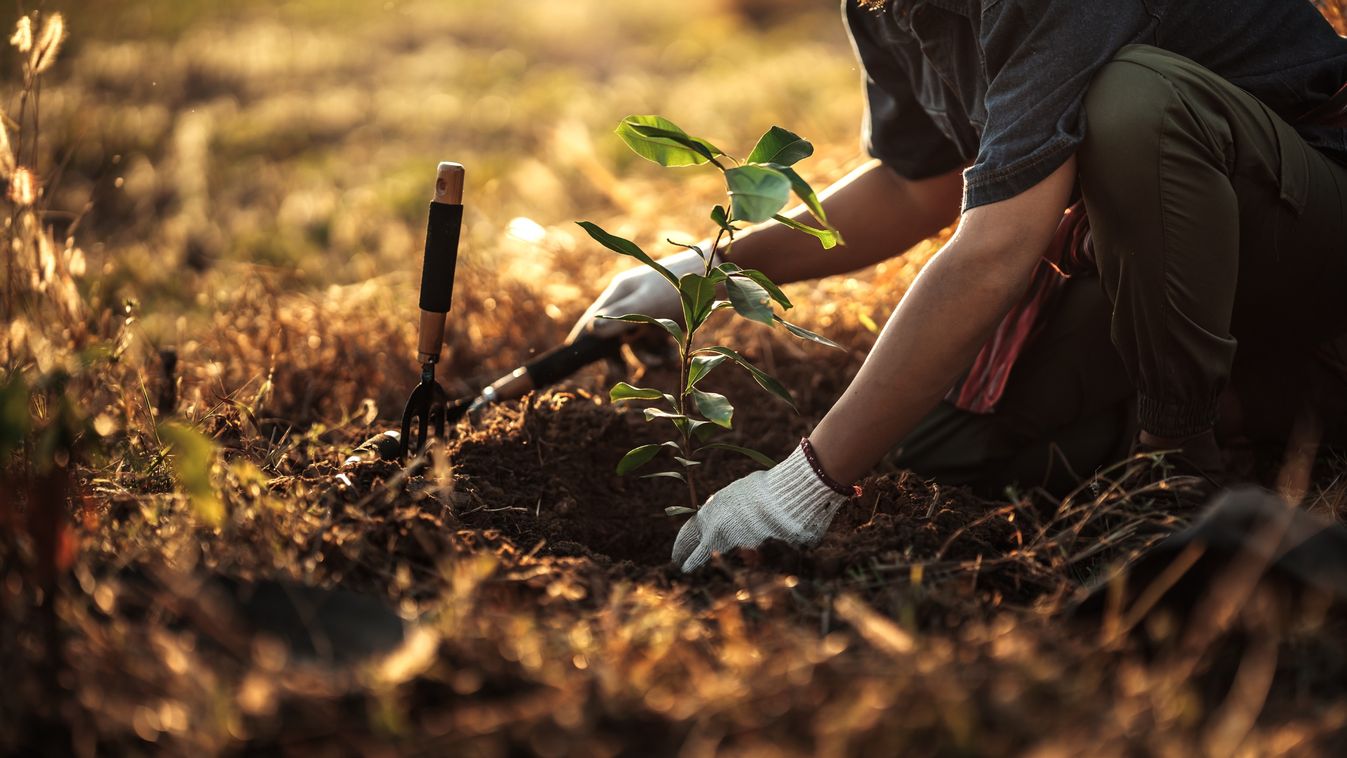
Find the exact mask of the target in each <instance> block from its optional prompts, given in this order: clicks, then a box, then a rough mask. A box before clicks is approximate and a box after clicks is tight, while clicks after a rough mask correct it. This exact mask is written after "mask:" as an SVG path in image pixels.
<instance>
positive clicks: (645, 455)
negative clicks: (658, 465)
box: [617, 443, 677, 475]
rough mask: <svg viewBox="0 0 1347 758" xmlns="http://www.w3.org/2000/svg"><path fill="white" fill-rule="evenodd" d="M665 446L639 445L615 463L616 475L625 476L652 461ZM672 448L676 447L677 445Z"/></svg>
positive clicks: (661, 444) (662, 444)
mask: <svg viewBox="0 0 1347 758" xmlns="http://www.w3.org/2000/svg"><path fill="white" fill-rule="evenodd" d="M665 444H668V443H660V444H658V445H641V446H640V447H634V448H632V449H631V450H628V451H627V454H626V455H624V456H622V460H620V461H618V462H617V473H618V474H619V475H626V474H629V473H631V472H633V471H635V470H636V469H638V468H640V467H642V466H644V465H645V464H647V463H649V462H651V461H653V460H654V459H655V456H657V455H659V451H660V450H662V449H664V446H665ZM674 447H677V445H675V446H674Z"/></svg>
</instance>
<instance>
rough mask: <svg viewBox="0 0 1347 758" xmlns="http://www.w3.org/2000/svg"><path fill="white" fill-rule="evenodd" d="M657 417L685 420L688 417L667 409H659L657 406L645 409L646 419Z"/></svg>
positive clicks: (651, 419)
mask: <svg viewBox="0 0 1347 758" xmlns="http://www.w3.org/2000/svg"><path fill="white" fill-rule="evenodd" d="M657 418H667V419H670V420H673V421H686V420H687V418H688V417H687V416H684V415H683V414H681V413H670V412H668V411H664V410H660V409H659V408H646V409H645V420H646V421H654V420H655V419H657Z"/></svg>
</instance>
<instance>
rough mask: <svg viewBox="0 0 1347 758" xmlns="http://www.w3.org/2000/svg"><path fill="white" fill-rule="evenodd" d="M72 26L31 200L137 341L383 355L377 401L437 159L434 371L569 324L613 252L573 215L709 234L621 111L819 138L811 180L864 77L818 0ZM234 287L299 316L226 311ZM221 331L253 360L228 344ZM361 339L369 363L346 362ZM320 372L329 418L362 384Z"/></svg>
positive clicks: (702, 193)
mask: <svg viewBox="0 0 1347 758" xmlns="http://www.w3.org/2000/svg"><path fill="white" fill-rule="evenodd" d="M68 15H69V16H70V18H71V22H70V26H71V29H72V34H71V37H70V40H69V43H68V45H69V47H68V49H67V51H66V52H65V54H64V61H63V64H62V66H61V68H60V70H58V71H57V72H54V74H53V80H52V81H51V82H49V83H48V84H47V86H46V89H45V91H44V92H43V93H42V108H43V112H44V116H43V123H42V130H43V136H44V139H46V140H48V144H49V145H50V148H51V155H50V158H49V161H50V163H49V165H60V166H61V167H62V169H61V172H60V181H59V183H57V184H56V192H55V194H54V195H53V197H52V198H51V204H52V206H53V207H54V208H57V209H60V210H64V211H72V212H76V213H78V212H80V211H81V210H82V209H84V208H85V207H89V212H88V213H87V215H86V216H85V217H84V219H83V221H82V230H83V236H84V237H85V238H87V239H88V240H90V244H89V245H87V247H88V250H87V252H88V253H89V260H90V264H91V265H90V271H91V272H92V273H93V274H94V275H93V276H91V277H90V280H89V283H88V286H89V288H90V290H91V292H92V293H93V294H94V295H95V296H96V297H97V298H99V299H100V300H101V302H103V303H105V304H119V303H121V302H122V301H124V300H125V299H127V298H134V299H135V300H136V301H137V302H138V303H139V317H140V329H141V334H142V335H143V336H144V338H145V339H146V340H148V341H149V342H150V343H152V344H154V345H159V346H175V347H177V348H178V349H179V350H180V351H181V354H182V358H183V359H184V360H185V361H189V362H191V361H197V360H200V361H203V362H206V363H208V364H210V365H211V366H213V367H214V369H213V370H218V372H219V373H220V376H221V378H222V381H223V383H224V386H225V387H229V388H236V387H238V386H240V385H241V384H242V383H244V382H246V381H248V380H250V379H255V380H256V381H258V382H260V381H262V380H263V378H264V377H265V375H266V373H267V372H270V371H271V370H272V369H273V368H274V369H275V371H276V372H277V376H278V377H279V379H278V383H279V384H282V385H284V384H286V381H285V379H286V377H287V376H288V375H289V372H291V371H292V370H299V369H301V368H302V369H303V370H305V371H308V370H313V371H318V372H322V373H323V375H325V376H326V375H328V371H329V370H330V369H328V368H325V367H330V366H331V365H332V364H333V363H334V359H337V358H338V356H340V361H341V363H342V364H343V367H344V368H350V367H351V365H352V364H353V363H355V364H356V365H360V366H361V367H362V368H363V369H366V370H379V369H381V368H388V369H389V370H391V371H403V372H404V373H402V374H399V375H398V376H397V377H396V379H390V380H389V381H388V382H378V381H373V380H372V378H370V377H358V378H360V379H366V381H365V384H366V385H368V386H371V387H373V388H374V389H372V390H371V392H373V393H374V395H375V398H376V400H378V401H379V407H380V408H381V409H382V410H385V411H387V410H393V411H396V410H397V409H396V408H392V406H393V405H396V404H398V403H400V402H401V399H400V398H398V397H396V396H395V395H385V394H381V391H382V388H383V387H385V386H386V385H388V384H391V385H395V386H398V387H399V388H400V387H401V386H402V385H404V384H405V381H403V380H404V379H405V378H406V374H405V371H406V370H410V369H406V368H405V364H406V363H407V362H406V361H404V360H402V356H403V355H405V354H406V350H405V349H403V346H405V345H409V344H410V342H409V340H410V331H409V327H410V325H411V321H410V319H409V318H408V313H409V310H408V304H409V303H411V302H412V301H411V298H412V297H413V296H414V291H415V286H416V278H417V276H418V273H419V254H420V250H419V246H420V244H421V235H422V234H423V232H424V220H423V216H424V206H425V202H426V198H427V187H428V183H429V177H431V176H432V172H433V166H434V164H435V162H437V161H438V160H440V159H450V160H456V161H459V162H462V163H464V164H465V165H466V166H467V167H468V171H469V174H468V176H469V183H468V189H467V192H468V197H467V205H468V208H469V211H468V214H467V217H466V222H465V224H466V228H465V237H464V239H465V244H464V257H463V261H464V263H463V270H462V274H461V277H460V280H459V284H458V287H457V291H458V301H457V302H458V303H459V305H458V307H457V308H456V309H455V312H454V314H453V316H452V317H451V320H450V326H449V332H450V340H451V343H452V346H453V355H452V360H453V362H454V364H455V365H456V366H457V367H460V368H461V369H463V370H467V371H472V372H482V373H481V378H486V375H487V374H490V373H491V372H493V371H499V370H501V369H506V368H510V367H512V366H513V365H514V364H516V363H517V362H518V360H519V359H520V358H522V357H524V356H523V355H522V354H521V351H523V350H526V349H528V348H543V347H546V346H548V345H550V344H552V343H554V342H555V341H556V340H558V339H559V338H560V337H562V336H563V335H564V334H565V331H566V330H567V328H568V327H569V325H570V323H571V322H572V321H573V319H574V318H575V317H576V316H577V315H578V313H579V312H580V311H581V310H583V307H584V305H586V304H587V303H588V298H591V297H593V296H594V295H595V294H597V291H598V290H599V289H601V288H602V283H603V282H604V281H605V280H606V279H607V277H608V275H609V274H610V273H611V272H613V271H615V270H617V269H618V268H620V267H621V266H622V265H624V264H623V262H622V261H620V260H617V257H616V256H612V255H611V254H608V253H607V252H605V251H602V250H599V249H597V248H596V247H595V246H594V245H593V244H592V243H591V242H589V241H588V240H587V239H583V240H582V237H583V236H584V235H583V233H581V232H580V230H579V229H577V228H576V227H575V226H574V225H573V223H572V222H573V221H574V220H576V219H582V218H584V219H592V220H595V221H596V222H598V223H600V224H603V225H605V226H606V227H608V228H610V229H611V230H612V231H614V232H615V233H619V234H624V235H627V236H630V237H632V238H634V239H636V240H637V241H638V242H640V243H642V244H646V245H648V246H649V248H650V249H652V250H656V251H658V250H664V249H669V250H671V248H669V247H668V246H667V245H665V244H664V243H663V240H664V239H665V237H668V236H670V235H671V234H675V235H676V236H678V237H679V238H696V237H699V236H701V235H703V234H705V233H707V231H708V222H706V220H705V219H704V215H703V214H704V211H703V208H705V207H709V203H710V201H712V200H713V198H714V197H715V194H714V193H715V192H716V183H717V181H718V179H717V177H716V176H714V175H712V174H711V173H702V174H700V175H699V176H693V177H691V178H689V177H687V176H676V175H671V172H661V171H659V170H658V168H657V167H653V166H648V165H642V164H643V163H644V162H643V161H640V159H639V158H636V157H635V156H634V155H632V154H631V153H630V152H629V151H627V150H626V148H625V147H624V146H623V145H621V143H620V142H619V141H618V140H617V139H616V138H615V137H614V136H613V135H612V128H613V126H614V125H615V124H616V123H617V121H618V120H619V119H620V118H622V117H623V116H625V115H628V114H629V113H631V112H648V113H661V114H665V115H668V116H670V117H671V118H674V119H675V120H676V121H678V122H679V123H680V124H681V125H683V126H684V127H685V128H687V129H689V130H691V131H694V132H696V133H699V134H704V135H706V136H708V137H710V138H712V139H713V140H714V141H716V142H718V143H719V144H724V145H736V146H741V147H740V148H739V149H740V150H741V151H747V149H748V147H749V146H751V145H752V144H753V141H754V140H755V139H756V137H757V135H758V134H760V133H761V132H762V131H763V130H765V129H766V127H768V126H770V125H771V124H774V123H779V124H783V125H788V126H789V128H791V129H794V130H796V131H798V132H799V133H801V134H803V135H805V136H807V137H809V138H810V139H812V140H813V141H814V142H815V144H816V145H817V146H818V148H819V149H818V153H817V157H815V158H814V159H812V160H810V161H809V162H808V163H807V164H805V166H804V170H805V172H806V173H807V175H808V178H810V179H812V180H813V181H814V182H815V184H816V186H822V185H823V184H826V182H827V181H828V180H830V179H832V178H836V177H838V176H840V175H841V173H842V172H843V171H844V170H845V169H847V168H849V167H851V166H853V165H855V164H856V163H858V162H859V160H860V151H859V146H858V123H859V114H860V109H861V101H860V90H859V81H858V78H857V77H858V74H857V72H856V70H855V66H854V63H853V61H852V59H851V55H850V50H849V46H848V43H847V40H846V38H845V33H844V31H843V29H842V25H841V23H840V20H839V17H838V12H837V9H836V7H834V4H832V3H811V2H790V3H784V2H783V3H768V2H730V1H728V0H693V2H689V3H680V4H678V5H677V6H672V5H666V4H660V3H653V2H635V3H603V2H597V0H596V1H595V2H573V3H565V4H563V5H561V6H559V7H546V8H544V7H539V6H537V5H535V4H530V3H522V2H510V3H481V2H462V1H459V2H426V3H416V2H401V1H399V2H389V3H363V2H338V1H337V0H332V1H331V2H326V1H324V0H313V1H312V2H304V3H263V2H256V3H249V2H244V3H178V2H167V1H165V2H158V1H157V0H150V1H149V2H116V1H114V2H109V3H104V2H99V3H89V4H87V5H84V6H81V5H80V4H79V3H76V4H75V7H72V8H69V13H68ZM693 173H694V174H695V173H696V172H693ZM241 298H243V299H250V298H262V299H272V300H274V302H273V303H270V304H269V307H274V308H275V309H277V310H276V313H275V317H276V318H280V319H282V320H283V319H286V318H291V317H295V318H298V319H300V321H301V322H302V323H295V324H284V325H282V324H276V323H261V322H251V323H248V322H243V321H240V319H247V318H250V317H251V316H243V315H240V314H239V313H238V309H237V308H235V307H233V305H235V304H237V303H238V302H239V300H240V299H241ZM310 314H311V315H312V316H314V318H308V315H310ZM865 315H866V316H867V317H871V316H873V318H874V319H875V320H881V319H882V315H883V314H882V313H879V312H874V313H866V314H865ZM278 327H281V328H279V329H278ZM225 332H232V333H242V334H245V335H249V336H250V337H252V338H254V339H255V340H256V342H257V343H258V344H257V345H256V348H257V350H258V352H257V354H255V355H245V356H232V355H230V354H228V352H227V351H228V350H229V349H230V347H229V346H222V345H220V344H219V339H220V338H221V337H222V336H224V333H225ZM357 334H362V335H371V336H374V335H377V336H378V337H379V338H378V339H372V340H365V341H363V342H367V343H368V346H369V347H370V348H374V349H377V351H378V352H376V353H374V354H369V355H366V354H364V353H357V354H352V352H351V351H359V350H360V346H356V345H352V344H349V341H348V340H347V339H346V338H348V337H350V336H351V335H357ZM231 338H232V337H231ZM333 341H336V342H348V344H343V345H332V344H323V343H324V342H329V343H330V342H333ZM235 347H238V346H235ZM334 351H335V353H334ZM280 356H283V357H284V360H283V361H281V360H277V359H276V358H279V357H280ZM240 358H241V360H240ZM247 372H253V374H252V375H247ZM460 378H461V377H460ZM334 380H335V378H334ZM335 384H336V385H337V386H335V387H332V388H331V389H330V390H329V391H328V392H326V393H325V397H324V398H322V399H321V400H313V401H312V402H317V403H319V404H320V405H321V406H322V411H321V412H322V413H323V414H327V415H331V414H335V413H339V412H340V411H341V410H342V409H346V410H349V409H351V408H353V407H354V406H355V405H356V404H357V403H358V402H359V401H360V400H361V397H360V396H359V395H360V392H359V390H357V389H355V388H354V385H348V384H345V383H343V382H341V381H339V380H335ZM398 391H399V392H400V391H401V389H399V390H398ZM301 404H303V402H302V401H301ZM294 410H304V413H301V414H300V415H307V413H308V412H309V410H310V409H308V408H304V409H294ZM292 415H293V414H292Z"/></svg>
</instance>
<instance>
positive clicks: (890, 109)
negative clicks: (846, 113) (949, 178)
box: [843, 0, 967, 180]
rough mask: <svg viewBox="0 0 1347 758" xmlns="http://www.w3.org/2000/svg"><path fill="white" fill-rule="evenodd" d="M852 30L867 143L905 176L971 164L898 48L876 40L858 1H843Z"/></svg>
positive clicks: (944, 171)
mask: <svg viewBox="0 0 1347 758" xmlns="http://www.w3.org/2000/svg"><path fill="white" fill-rule="evenodd" d="M843 13H844V17H845V19H846V24H847V31H848V32H849V34H850V35H851V41H852V48H853V49H854V51H855V53H856V58H857V60H858V61H860V64H861V69H862V71H863V78H864V84H865V119H864V121H863V122H862V128H861V141H862V144H863V145H864V146H865V150H866V152H867V153H869V154H870V156H871V157H874V158H878V159H879V160H880V161H882V162H883V163H884V165H886V166H888V167H889V168H891V169H893V170H894V171H895V172H896V173H897V174H898V175H899V176H901V177H903V178H905V179H913V180H915V179H926V178H929V177H932V176H938V175H940V174H947V173H949V172H951V171H956V170H958V169H959V168H961V167H962V166H964V165H966V164H967V161H966V160H965V159H964V158H963V156H962V155H960V153H959V149H958V147H957V146H956V145H955V144H954V143H953V142H952V141H950V139H949V138H948V137H946V136H945V134H944V133H943V132H941V131H940V128H939V127H937V126H936V124H935V122H934V121H932V120H931V117H930V116H929V115H927V113H926V111H925V110H924V109H923V108H922V107H921V104H920V103H919V102H918V101H917V97H916V95H915V94H914V92H913V87H912V76H911V72H910V71H908V70H907V68H906V67H905V66H904V65H903V63H902V59H901V58H899V57H897V56H896V55H895V54H894V51H893V50H892V49H886V48H885V47H884V46H883V45H881V44H880V43H879V42H878V41H877V40H876V39H875V36H874V35H875V31H874V29H873V28H871V25H870V24H869V23H867V21H866V19H865V18H864V17H863V14H866V13H870V11H866V10H864V9H862V8H860V7H859V6H858V5H857V3H856V0H845V1H844V2H843Z"/></svg>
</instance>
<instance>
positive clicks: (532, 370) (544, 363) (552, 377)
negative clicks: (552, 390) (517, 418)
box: [524, 334, 622, 389]
mask: <svg viewBox="0 0 1347 758" xmlns="http://www.w3.org/2000/svg"><path fill="white" fill-rule="evenodd" d="M621 349H622V338H621V337H599V336H598V335H595V334H582V335H580V336H579V337H577V338H576V339H575V341H574V342H572V343H570V344H569V345H562V346H561V347H558V348H555V349H553V350H549V351H547V352H546V353H543V354H542V355H540V356H538V357H537V358H534V359H533V360H531V361H529V362H528V363H526V364H524V370H525V371H527V372H528V375H529V379H530V380H532V382H533V386H534V388H536V389H542V388H543V387H546V386H548V385H549V384H556V383H557V382H559V381H561V380H562V379H565V378H566V377H568V376H570V375H571V374H574V373H575V372H576V371H579V370H580V369H582V368H584V367H585V366H588V365H589V364H591V363H593V362H594V361H597V360H599V359H601V358H607V357H609V356H616V355H617V354H618V351H620V350H621Z"/></svg>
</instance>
